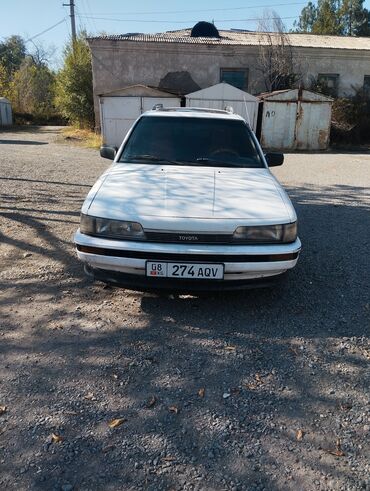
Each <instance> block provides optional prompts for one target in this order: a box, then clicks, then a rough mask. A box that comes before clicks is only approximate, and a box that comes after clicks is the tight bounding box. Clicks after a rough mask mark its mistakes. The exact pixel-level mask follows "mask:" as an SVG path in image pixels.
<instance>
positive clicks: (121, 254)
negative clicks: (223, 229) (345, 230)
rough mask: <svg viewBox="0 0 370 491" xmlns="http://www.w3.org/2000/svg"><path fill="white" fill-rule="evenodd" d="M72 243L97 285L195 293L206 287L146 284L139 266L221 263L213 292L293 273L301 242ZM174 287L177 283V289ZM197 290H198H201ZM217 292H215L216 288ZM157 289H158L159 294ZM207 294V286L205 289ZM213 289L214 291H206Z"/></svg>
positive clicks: (85, 239)
mask: <svg viewBox="0 0 370 491" xmlns="http://www.w3.org/2000/svg"><path fill="white" fill-rule="evenodd" d="M74 241H75V244H76V248H77V255H78V257H79V259H80V260H81V261H83V262H84V263H85V264H86V266H87V272H88V273H89V274H93V275H94V276H95V277H96V278H97V279H101V280H102V281H107V282H109V283H116V284H121V285H122V286H126V287H127V288H134V287H135V286H137V287H139V288H142V287H143V286H142V285H144V286H145V285H149V286H148V288H151V289H155V288H161V284H163V285H166V286H163V287H165V288H170V287H171V285H173V287H174V288H175V289H177V288H176V286H179V287H182V285H183V286H184V287H186V289H193V288H192V285H193V287H194V289H196V290H199V288H201V289H202V288H203V286H204V287H206V286H207V285H206V284H205V282H206V281H207V280H195V281H191V280H185V279H184V280H182V279H181V280H173V279H171V278H166V279H162V281H159V280H160V279H155V278H147V277H146V276H145V263H146V261H147V260H160V261H172V262H202V263H207V262H208V263H223V264H224V265H225V275H224V279H223V280H213V281H207V283H209V284H210V285H209V286H212V285H213V286H214V287H215V289H220V288H221V286H222V288H227V286H230V287H232V285H233V284H235V282H237V286H240V287H242V284H243V283H246V284H247V283H250V282H251V281H252V283H253V282H255V281H256V280H258V281H261V280H263V279H266V278H270V277H273V276H277V275H279V274H281V273H284V272H285V271H287V270H289V269H291V268H293V267H294V266H295V265H296V263H297V260H298V256H299V252H300V249H301V242H300V240H299V239H298V238H297V240H296V241H295V242H293V243H291V244H277V245H259V246H253V245H195V244H174V243H172V244H171V243H166V244H162V243H154V242H134V241H118V240H111V239H103V238H98V237H91V236H89V235H85V234H82V233H81V232H80V231H79V230H78V231H77V232H76V234H75V237H74ZM148 280H153V281H148ZM178 282H180V283H179V284H178ZM201 284H202V286H201ZM217 284H218V286H217V287H216V285H217ZM163 287H162V288H163ZM206 289H207V290H208V289H209V288H208V286H207V288H206ZM211 289H214V288H211Z"/></svg>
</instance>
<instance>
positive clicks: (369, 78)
mask: <svg viewBox="0 0 370 491" xmlns="http://www.w3.org/2000/svg"><path fill="white" fill-rule="evenodd" d="M364 94H365V95H366V96H367V97H369V98H370V75H365V76H364Z"/></svg>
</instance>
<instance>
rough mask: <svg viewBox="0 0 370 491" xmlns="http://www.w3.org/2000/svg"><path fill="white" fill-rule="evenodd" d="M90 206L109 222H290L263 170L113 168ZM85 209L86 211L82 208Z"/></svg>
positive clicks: (283, 200)
mask: <svg viewBox="0 0 370 491" xmlns="http://www.w3.org/2000/svg"><path fill="white" fill-rule="evenodd" d="M103 177H104V179H102V180H101V182H102V184H101V185H100V187H99V188H98V190H97V192H96V193H95V196H94V197H93V199H92V200H91V202H90V206H89V207H88V214H89V215H92V216H99V217H106V218H111V219H118V220H119V219H121V220H122V219H124V220H135V221H140V220H141V222H142V223H143V218H145V217H157V218H158V219H161V218H165V217H172V218H195V219H196V218H198V219H244V220H248V221H251V222H261V223H267V222H270V223H277V222H278V221H279V222H281V223H284V222H285V223H286V222H289V221H291V220H292V219H293V218H294V210H292V205H291V204H290V201H289V198H288V197H287V195H286V194H285V192H284V191H283V189H282V188H281V186H280V185H279V183H278V182H277V181H276V180H275V178H274V177H273V176H272V174H271V173H270V171H269V170H268V169H265V168H260V169H245V168H221V167H217V168H214V167H203V166H202V167H194V166H181V167H180V166H173V165H153V164H151V165H147V164H145V165H142V164H114V165H113V166H112V167H111V169H110V170H109V171H108V172H107V173H106V175H105V176H103ZM83 211H84V210H83Z"/></svg>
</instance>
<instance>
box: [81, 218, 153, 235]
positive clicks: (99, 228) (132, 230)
mask: <svg viewBox="0 0 370 491" xmlns="http://www.w3.org/2000/svg"><path fill="white" fill-rule="evenodd" d="M80 231H81V232H82V233H83V234H87V235H98V236H100V237H108V238H112V239H143V238H144V237H145V234H144V230H143V227H142V226H141V225H140V223H137V222H123V221H121V220H109V219H107V218H98V217H91V216H89V215H84V214H83V213H81V222H80Z"/></svg>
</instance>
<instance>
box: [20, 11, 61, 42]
mask: <svg viewBox="0 0 370 491" xmlns="http://www.w3.org/2000/svg"><path fill="white" fill-rule="evenodd" d="M65 20H66V18H65V17H63V19H62V20H60V21H59V22H57V23H56V24H54V25H52V26H51V27H48V28H47V29H45V30H44V31H42V32H39V33H38V34H35V35H34V36H32V37H31V38H29V39H26V40H25V43H29V42H30V41H32V40H33V39H35V38H37V37H39V36H42V34H45V33H46V32H49V31H51V30H52V29H54V28H55V27H57V26H59V25H60V24H62V22H65Z"/></svg>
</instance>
